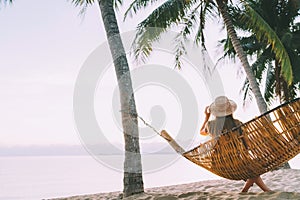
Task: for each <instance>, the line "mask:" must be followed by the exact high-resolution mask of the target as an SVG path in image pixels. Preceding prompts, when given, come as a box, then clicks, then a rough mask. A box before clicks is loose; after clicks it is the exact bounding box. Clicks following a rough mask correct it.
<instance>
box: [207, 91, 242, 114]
mask: <svg viewBox="0 0 300 200" xmlns="http://www.w3.org/2000/svg"><path fill="white" fill-rule="evenodd" d="M236 108H237V105H236V103H235V102H234V101H232V100H229V99H228V98H227V97H225V96H219V97H217V98H216V99H215V101H214V102H213V103H212V104H210V106H209V110H210V113H211V114H213V115H214V116H216V117H224V116H227V115H231V114H232V113H233V112H234V111H235V110H236Z"/></svg>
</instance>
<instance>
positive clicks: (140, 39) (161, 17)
mask: <svg viewBox="0 0 300 200" xmlns="http://www.w3.org/2000/svg"><path fill="white" fill-rule="evenodd" d="M186 5H187V4H186V3H185V2H184V1H177V0H169V1H167V2H165V3H163V4H162V5H160V6H159V7H158V8H157V9H155V10H154V11H153V12H152V13H151V14H150V15H149V16H148V17H147V18H146V19H145V20H144V21H142V22H141V23H140V24H139V25H138V27H137V34H136V37H135V40H134V43H133V46H132V48H133V49H134V54H135V55H134V56H135V59H136V60H142V61H145V60H146V59H147V57H148V56H149V55H150V53H151V51H152V44H153V42H155V41H158V39H159V38H160V36H161V34H162V33H164V32H166V30H167V29H168V28H169V27H170V26H171V25H172V24H178V23H179V22H180V21H182V20H183V18H184V16H185V14H186V11H187V9H188V8H189V6H186Z"/></svg>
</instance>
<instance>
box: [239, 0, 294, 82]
mask: <svg viewBox="0 0 300 200" xmlns="http://www.w3.org/2000/svg"><path fill="white" fill-rule="evenodd" d="M245 10H246V12H247V15H248V17H244V18H243V19H244V23H245V24H246V25H247V26H248V28H249V29H252V30H253V32H255V33H256V37H257V39H258V40H259V41H263V40H267V42H268V43H269V44H270V45H271V47H272V50H273V52H274V54H275V57H276V59H277V60H278V61H279V62H280V65H281V67H282V68H281V73H282V75H283V77H284V78H285V80H286V81H287V83H288V84H289V85H290V84H291V83H292V81H293V71H292V65H291V62H290V58H289V55H288V53H287V52H286V49H285V47H284V45H283V44H282V42H281V41H280V39H279V38H278V36H277V34H276V33H275V31H274V30H273V29H272V28H271V27H270V26H269V25H268V23H266V21H265V20H264V19H263V18H262V17H261V16H260V15H259V14H258V13H257V12H255V11H254V10H253V9H252V8H251V6H249V5H247V4H245Z"/></svg>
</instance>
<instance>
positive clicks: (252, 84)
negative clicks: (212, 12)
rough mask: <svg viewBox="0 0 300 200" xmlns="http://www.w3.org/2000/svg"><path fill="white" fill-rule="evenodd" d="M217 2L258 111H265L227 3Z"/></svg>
mask: <svg viewBox="0 0 300 200" xmlns="http://www.w3.org/2000/svg"><path fill="white" fill-rule="evenodd" d="M216 2H217V4H218V8H219V11H220V13H221V15H222V17H223V20H224V23H225V26H226V29H227V33H228V36H229V37H230V39H231V41H232V45H233V48H234V50H235V51H236V53H237V55H238V57H239V59H240V60H241V62H242V65H243V67H244V70H245V72H246V75H247V78H248V80H249V83H250V87H251V89H252V92H253V94H254V96H255V99H256V102H257V105H258V109H259V111H260V113H265V112H266V111H267V110H268V107H267V104H266V102H265V101H264V98H263V96H262V94H261V91H260V89H259V85H258V83H257V81H256V79H255V76H254V73H253V71H252V69H251V67H250V64H249V62H248V60H247V56H246V54H245V52H244V50H243V48H242V45H241V43H240V41H239V39H238V37H237V34H236V32H235V29H234V27H233V24H232V21H231V18H230V16H229V15H228V12H227V5H226V2H227V1H226V2H224V0H216Z"/></svg>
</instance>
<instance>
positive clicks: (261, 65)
mask: <svg viewBox="0 0 300 200" xmlns="http://www.w3.org/2000/svg"><path fill="white" fill-rule="evenodd" d="M248 6H250V7H251V9H253V10H255V11H256V13H258V14H259V15H260V16H261V17H262V18H263V19H264V21H265V22H266V23H267V24H268V26H269V27H270V28H271V29H272V31H273V32H274V35H276V36H278V39H279V40H280V42H281V43H282V44H283V46H282V48H285V49H286V52H287V54H288V56H289V58H290V61H291V65H292V73H293V75H294V77H293V79H292V82H291V84H289V83H288V80H286V77H285V76H284V72H282V68H283V67H282V63H281V62H280V60H279V58H278V57H276V56H275V53H274V52H273V51H272V49H271V46H270V45H269V43H268V41H266V39H265V38H264V37H260V36H259V35H258V34H256V31H255V27H253V26H252V24H251V23H248V22H249V17H250V16H249V15H248V14H247V10H246V9H240V8H231V9H230V10H231V12H230V15H231V18H233V19H236V20H234V25H235V27H237V28H239V29H241V30H244V31H247V32H249V33H250V35H248V36H246V37H240V38H239V39H240V41H241V43H242V46H243V49H244V51H245V52H247V54H248V55H249V56H255V57H256V61H255V62H254V63H253V64H252V69H253V70H254V74H255V76H256V79H257V80H258V81H259V82H260V83H261V82H262V80H265V92H264V97H265V99H266V101H267V102H268V103H269V104H271V102H272V100H273V99H275V98H276V97H279V99H280V101H281V102H285V101H289V100H291V99H293V98H295V97H296V95H297V92H299V91H300V69H299V67H298V66H299V65H300V43H299V39H300V24H299V23H295V18H296V17H297V16H299V15H300V14H299V9H300V2H297V1H294V0H285V1H278V0H275V1H272V2H270V1H268V0H261V1H257V0H248ZM269 32H270V31H269ZM221 43H223V44H224V49H225V54H224V57H226V56H229V57H234V56H235V55H236V53H235V51H234V49H233V48H232V45H231V41H230V39H226V40H222V41H221ZM263 72H265V73H263ZM264 74H265V75H266V76H265V78H264V79H263V75H264ZM243 90H244V92H245V93H244V99H245V98H246V97H247V96H248V95H249V92H248V91H249V84H248V80H246V82H245V84H244V87H243Z"/></svg>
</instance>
